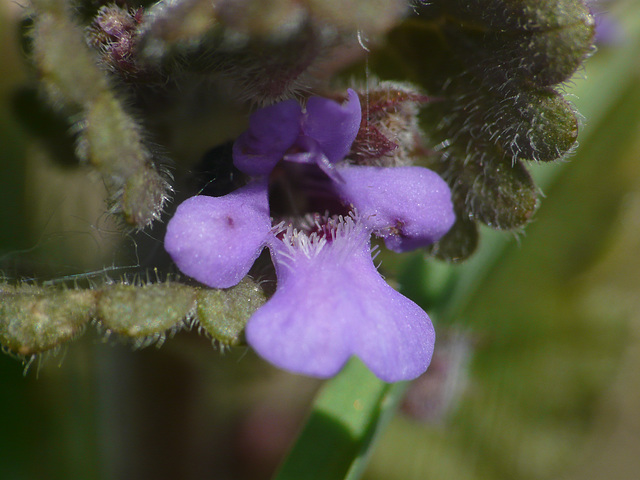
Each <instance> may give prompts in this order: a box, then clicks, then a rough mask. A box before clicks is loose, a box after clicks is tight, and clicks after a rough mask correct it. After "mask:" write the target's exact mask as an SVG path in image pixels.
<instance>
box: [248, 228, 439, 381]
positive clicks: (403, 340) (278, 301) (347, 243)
mask: <svg viewBox="0 0 640 480" xmlns="http://www.w3.org/2000/svg"><path fill="white" fill-rule="evenodd" d="M348 221H351V219H348ZM369 235H370V234H369V232H368V231H367V230H366V228H365V227H364V226H363V225H354V224H353V222H352V223H351V224H350V225H347V226H346V227H345V228H343V231H342V233H340V232H339V233H338V234H337V235H336V236H335V237H334V238H333V239H326V238H323V239H318V238H316V239H315V243H314V241H307V242H306V243H305V242H304V241H302V242H299V244H298V245H295V246H293V247H292V246H291V245H287V244H286V243H283V242H282V241H280V240H276V243H274V244H273V245H271V246H270V247H271V251H272V256H273V257H274V261H275V263H276V271H277V273H278V286H277V289H276V293H275V294H274V295H273V297H272V298H271V299H270V300H269V301H268V302H267V303H266V304H265V305H263V306H262V307H261V308H260V309H258V311H257V312H256V313H255V314H254V315H253V317H251V319H250V320H249V323H248V324H247V328H246V338H247V341H248V342H249V344H250V345H251V346H252V347H253V348H254V349H255V350H256V351H257V353H258V354H259V355H261V356H262V357H264V358H265V359H266V360H268V361H270V362H271V363H273V364H275V365H276V366H278V367H280V368H283V369H285V370H289V371H291V372H295V373H302V374H306V375H311V376H317V377H329V376H332V375H335V374H336V373H337V372H338V371H339V370H340V369H341V368H342V366H343V365H344V364H345V362H346V361H347V360H348V359H349V357H350V356H352V355H356V356H358V357H360V358H361V359H362V360H363V361H364V363H365V364H366V365H367V366H368V367H369V368H370V369H371V370H372V371H373V373H374V374H376V375H377V376H378V377H379V378H381V379H382V380H384V381H387V382H395V381H399V380H409V379H412V378H415V377H417V376H419V375H420V374H422V373H423V372H424V371H425V370H426V369H427V367H428V365H429V362H430V361H431V355H432V353H433V344H434V340H435V335H434V331H433V327H432V325H431V321H430V320H429V317H428V316H427V314H426V313H425V312H424V311H423V310H422V309H420V307H418V306H417V305H416V304H415V303H413V302H412V301H410V300H409V299H408V298H406V297H404V296H402V295H401V294H399V293H398V292H396V291H395V290H394V289H393V288H391V287H390V286H389V285H387V283H386V282H385V281H384V280H383V279H382V277H381V276H380V274H379V273H378V271H377V270H376V268H375V266H374V264H373V261H372V259H371V253H370V248H369Z"/></svg>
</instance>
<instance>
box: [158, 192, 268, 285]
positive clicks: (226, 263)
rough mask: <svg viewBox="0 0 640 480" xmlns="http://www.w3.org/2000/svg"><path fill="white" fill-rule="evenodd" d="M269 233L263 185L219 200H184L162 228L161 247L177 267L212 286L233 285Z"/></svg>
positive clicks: (215, 198) (249, 266)
mask: <svg viewBox="0 0 640 480" xmlns="http://www.w3.org/2000/svg"><path fill="white" fill-rule="evenodd" d="M270 234H271V219H270V217H269V204H268V200H267V184H266V182H265V181H259V182H254V183H251V184H249V185H246V186H244V187H242V188H240V189H238V190H236V191H235V192H232V193H230V194H228V195H225V196H223V197H207V196H203V195H202V196H196V197H191V198H189V199H188V200H186V201H184V202H183V203H181V204H180V206H179V207H178V209H177V211H176V213H175V215H174V216H173V218H172V219H171V220H170V221H169V224H168V225H167V235H166V237H165V240H164V244H165V249H166V250H167V252H169V254H170V255H171V258H173V261H174V262H175V263H176V265H177V266H178V268H179V269H180V270H181V271H182V272H183V273H185V274H187V275H189V276H190V277H193V278H195V279H196V280H198V281H199V282H202V283H204V284H205V285H208V286H210V287H214V288H228V287H231V286H233V285H236V284H237V283H238V282H240V280H242V278H243V277H244V276H245V275H246V274H247V272H248V271H249V269H250V268H251V266H252V265H253V262H254V261H255V259H256V258H257V257H258V255H260V252H261V251H262V248H263V247H264V245H265V243H266V239H267V237H268V236H269V235H270Z"/></svg>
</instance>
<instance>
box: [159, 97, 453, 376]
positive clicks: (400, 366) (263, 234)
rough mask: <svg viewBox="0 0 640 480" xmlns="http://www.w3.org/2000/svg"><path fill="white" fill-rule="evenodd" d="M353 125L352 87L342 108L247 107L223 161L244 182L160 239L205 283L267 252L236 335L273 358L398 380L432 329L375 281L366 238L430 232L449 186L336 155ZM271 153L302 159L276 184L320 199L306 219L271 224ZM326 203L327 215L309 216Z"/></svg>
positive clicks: (198, 200) (356, 118) (183, 211)
mask: <svg viewBox="0 0 640 480" xmlns="http://www.w3.org/2000/svg"><path fill="white" fill-rule="evenodd" d="M360 122H361V111H360V101H359V99H358V95H357V94H356V93H355V92H354V91H353V90H349V91H348V100H347V101H346V102H345V103H344V104H342V105H341V104H339V103H337V102H334V101H332V100H328V99H324V98H319V97H312V98H310V99H309V101H308V102H307V105H306V108H305V109H304V110H303V109H302V108H301V107H300V106H299V105H298V104H297V103H296V102H294V101H292V100H289V101H285V102H282V103H279V104H276V105H273V106H270V107H267V108H264V109H262V110H259V111H257V112H255V113H254V114H253V115H252V116H251V119H250V123H249V129H248V130H247V131H246V132H245V133H243V134H242V135H241V136H240V137H238V139H237V141H236V142H235V144H234V147H233V160H234V164H235V165H236V167H237V168H238V169H240V170H241V171H243V172H244V173H246V174H248V175H250V176H252V177H254V179H253V181H252V182H251V183H249V184H248V185H246V186H245V187H243V188H240V189H239V190H237V191H235V192H233V193H231V194H228V195H226V196H224V197H215V198H214V197H204V196H199V197H193V198H191V199H189V200H187V201H185V202H184V203H183V204H182V205H180V207H179V208H178V210H177V212H176V214H175V216H174V217H173V218H172V219H171V221H170V222H169V225H168V227H167V237H166V239H165V244H166V249H167V251H168V252H169V253H170V254H171V256H172V257H173V259H174V260H175V262H176V264H177V265H178V267H179V268H180V270H182V271H183V272H184V273H186V274H187V275H190V276H192V277H194V278H195V279H196V280H198V281H200V282H202V283H205V284H206V285H209V286H211V287H216V288H226V287H230V286H233V285H235V284H237V283H238V282H239V281H240V280H241V279H242V277H243V276H244V275H246V274H247V273H248V271H249V269H250V268H251V266H252V264H253V262H254V261H255V260H256V258H257V257H258V256H259V255H260V252H261V251H262V249H263V248H264V247H265V246H267V247H268V248H269V250H270V252H271V258H272V261H273V263H274V266H275V271H276V275H277V278H278V283H277V287H276V292H275V294H274V295H273V296H272V298H271V299H269V301H267V303H266V304H265V305H264V306H262V307H261V308H260V309H258V310H257V311H256V312H255V314H254V315H253V316H252V317H251V319H250V320H249V322H248V324H247V327H246V337H247V340H248V342H249V344H250V345H251V346H252V347H253V348H254V349H255V350H256V352H258V354H260V355H261V356H262V357H264V358H265V359H267V360H268V361H270V362H272V363H273V364H275V365H277V366H279V367H281V368H284V369H286V370H289V371H292V372H296V373H303V374H307V375H312V376H318V377H328V376H332V375H334V374H335V373H337V372H338V371H339V370H340V368H342V366H343V365H344V363H345V362H346V361H347V360H348V359H349V357H351V356H352V355H355V356H358V357H359V358H361V359H362V360H363V361H364V363H365V364H367V365H368V366H369V368H370V369H371V370H372V371H373V372H374V373H375V374H376V375H377V376H378V377H380V378H381V379H383V380H385V381H388V382H393V381H399V380H408V379H412V378H415V377H417V376H418V375H420V374H421V373H423V372H424V371H425V370H426V368H427V366H428V365H429V362H430V359H431V355H432V352H433V342H434V332H433V327H432V325H431V322H430V320H429V317H428V316H427V314H426V313H425V312H423V311H422V310H421V309H420V307H418V306H417V305H416V304H414V303H413V302H412V301H410V300H409V299H407V298H406V297H404V296H402V295H401V294H399V293H398V292H396V291H395V290H394V289H393V288H391V287H390V286H389V285H387V283H386V282H385V281H384V280H383V279H382V277H381V276H380V274H379V273H378V271H377V270H376V268H375V266H374V265H373V260H372V258H371V247H370V237H371V235H372V234H374V235H377V236H379V237H381V238H383V239H384V240H385V243H386V245H387V246H388V247H389V248H390V249H391V250H394V251H398V252H403V251H408V250H413V249H415V248H419V247H423V246H425V245H429V244H431V243H433V242H434V241H436V240H438V239H439V238H440V237H441V236H442V235H444V234H445V233H446V232H447V231H448V230H449V228H450V227H451V225H452V224H453V222H454V220H455V216H454V213H453V206H452V203H451V198H450V197H451V195H450V191H449V188H448V187H447V185H446V183H445V182H444V181H443V180H442V179H441V178H440V177H439V176H438V175H437V174H435V173H434V172H432V171H430V170H428V169H426V168H422V167H414V166H405V167H395V168H383V167H373V166H364V165H353V164H351V163H350V162H349V161H348V160H345V157H346V156H347V155H348V154H349V152H350V149H351V144H352V143H353V141H354V139H355V138H356V135H357V134H358V129H359V127H360ZM280 161H285V162H286V164H283V165H285V167H286V165H292V164H303V165H302V167H303V168H302V169H290V168H289V169H288V168H283V169H282V171H280V173H279V174H278V175H279V176H282V175H283V174H284V175H285V176H287V175H289V176H291V177H292V178H289V180H288V182H286V184H287V185H288V186H291V187H292V188H293V187H295V188H298V190H297V191H296V193H297V194H300V193H302V195H303V196H306V197H308V198H307V200H309V201H308V202H307V203H308V204H313V205H320V206H322V205H323V204H322V202H323V201H324V202H326V203H325V204H324V205H325V207H322V209H320V210H317V211H316V214H315V217H313V218H315V222H311V223H309V222H307V223H305V222H304V221H302V218H299V219H298V220H297V221H296V222H297V223H296V225H298V228H297V229H296V228H294V227H293V226H292V224H291V223H289V226H288V227H287V228H286V229H284V230H283V228H282V227H279V226H278V227H275V228H272V219H271V218H270V212H269V200H268V192H269V178H270V177H269V174H270V173H271V172H272V171H273V170H274V168H276V165H277V164H278V163H279V162H280ZM323 172H324V173H323ZM289 193H291V192H289ZM292 197H294V196H293V195H292ZM311 200H313V201H311ZM335 205H338V211H333V212H332V213H329V214H327V215H325V216H320V212H323V211H324V210H325V209H329V210H331V208H332V207H335ZM291 210H292V211H295V208H292V209H291ZM345 211H347V212H350V214H349V215H347V216H341V215H339V214H340V213H341V212H345ZM271 214H273V213H271ZM278 221H279V219H275V222H276V223H278ZM289 222H291V219H289Z"/></svg>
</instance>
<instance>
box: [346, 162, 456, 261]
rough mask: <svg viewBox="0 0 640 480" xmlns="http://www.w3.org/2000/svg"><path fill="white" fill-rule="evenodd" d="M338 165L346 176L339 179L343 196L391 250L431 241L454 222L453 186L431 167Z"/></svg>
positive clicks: (403, 248)
mask: <svg viewBox="0 0 640 480" xmlns="http://www.w3.org/2000/svg"><path fill="white" fill-rule="evenodd" d="M337 170H338V173H339V174H340V175H341V176H342V178H343V179H344V181H343V182H335V183H334V186H335V188H336V190H337V192H338V195H339V196H340V197H341V198H342V199H343V201H345V202H347V203H350V204H352V205H353V206H354V207H355V208H356V210H357V211H358V213H359V215H360V216H361V217H362V221H363V222H364V223H365V224H366V225H367V226H368V227H369V228H371V229H372V231H373V232H374V233H375V234H376V235H378V236H380V237H382V238H384V239H385V243H386V245H387V248H389V249H390V250H393V251H395V252H406V251H409V250H414V249H416V248H420V247H424V246H426V245H430V244H431V243H433V242H435V241H437V240H438V239H439V238H440V237H442V236H443V235H444V234H445V233H447V232H448V231H449V229H450V228H451V226H452V225H453V223H454V222H455V213H454V212H453V204H452V202H451V191H450V190H449V186H448V185H447V184H446V182H445V181H444V180H442V178H440V177H439V176H438V174H436V173H435V172H433V171H431V170H429V169H427V168H423V167H395V168H383V167H368V166H355V165H340V166H339V167H338V168H337Z"/></svg>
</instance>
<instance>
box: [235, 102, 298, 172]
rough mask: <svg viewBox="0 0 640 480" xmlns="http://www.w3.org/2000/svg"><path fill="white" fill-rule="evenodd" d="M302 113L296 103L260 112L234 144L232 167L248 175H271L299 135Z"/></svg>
mask: <svg viewBox="0 0 640 480" xmlns="http://www.w3.org/2000/svg"><path fill="white" fill-rule="evenodd" d="M301 118H302V109H301V108H300V105H299V104H298V102H296V101H295V100H286V101H284V102H280V103H277V104H275V105H271V106H269V107H266V108H262V109H260V110H257V111H256V112H254V113H253V114H252V115H251V118H250V119H249V128H248V130H247V131H245V132H244V133H242V134H241V135H240V136H239V137H238V139H237V140H236V141H235V143H234V144H233V163H234V165H235V166H236V168H238V170H240V171H242V172H244V173H246V174H248V175H256V176H257V175H268V174H269V173H270V172H271V170H273V167H275V165H276V163H278V162H279V161H280V159H282V156H283V155H284V153H285V152H286V151H287V150H288V149H289V148H290V147H291V146H292V145H293V144H294V142H295V141H296V138H298V135H300V122H301Z"/></svg>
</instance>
